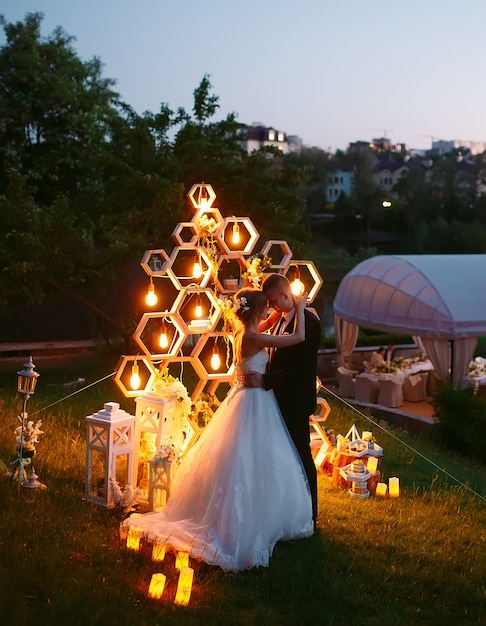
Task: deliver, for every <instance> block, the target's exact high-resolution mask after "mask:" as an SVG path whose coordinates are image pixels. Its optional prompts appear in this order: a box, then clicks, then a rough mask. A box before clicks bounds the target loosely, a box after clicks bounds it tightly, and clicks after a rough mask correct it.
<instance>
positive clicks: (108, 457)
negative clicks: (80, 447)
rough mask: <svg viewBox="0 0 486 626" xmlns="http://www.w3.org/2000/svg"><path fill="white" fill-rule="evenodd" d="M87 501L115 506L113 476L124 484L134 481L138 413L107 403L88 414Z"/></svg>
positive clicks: (120, 483) (115, 403) (121, 484)
mask: <svg viewBox="0 0 486 626" xmlns="http://www.w3.org/2000/svg"><path fill="white" fill-rule="evenodd" d="M86 424H87V436H86V486H85V489H86V490H85V497H86V500H89V501H90V502H94V503H96V504H101V505H102V506H106V507H113V506H115V503H114V501H113V494H112V491H111V484H110V478H114V479H115V480H116V481H117V483H118V484H119V485H120V487H124V486H125V485H127V484H130V483H131V482H132V480H131V477H132V475H133V471H134V466H135V464H134V457H135V450H134V437H135V416H134V415H130V414H129V413H127V412H126V411H124V410H123V409H120V405H119V404H118V402H106V403H105V405H104V408H103V409H102V410H100V411H98V413H94V414H93V415H88V416H87V417H86Z"/></svg>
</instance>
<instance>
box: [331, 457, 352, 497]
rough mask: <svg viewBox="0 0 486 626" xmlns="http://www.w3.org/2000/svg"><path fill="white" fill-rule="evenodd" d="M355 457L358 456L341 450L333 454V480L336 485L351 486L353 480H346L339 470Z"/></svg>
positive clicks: (347, 487)
mask: <svg viewBox="0 0 486 626" xmlns="http://www.w3.org/2000/svg"><path fill="white" fill-rule="evenodd" d="M355 458H356V457H355V456H354V455H352V454H347V453H346V452H341V451H339V450H338V451H336V453H335V454H334V455H333V456H332V465H333V467H332V478H331V482H332V484H333V485H334V486H335V487H343V489H349V488H350V487H351V482H350V481H347V480H344V478H343V477H342V476H341V474H340V472H339V470H340V469H341V467H344V466H345V465H349V464H350V463H351V461H354V459H355Z"/></svg>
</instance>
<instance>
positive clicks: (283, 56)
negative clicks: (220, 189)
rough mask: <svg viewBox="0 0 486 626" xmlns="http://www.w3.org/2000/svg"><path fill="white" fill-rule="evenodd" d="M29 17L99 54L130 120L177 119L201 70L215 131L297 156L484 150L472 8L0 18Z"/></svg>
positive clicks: (163, 3) (59, 0) (101, 2)
mask: <svg viewBox="0 0 486 626" xmlns="http://www.w3.org/2000/svg"><path fill="white" fill-rule="evenodd" d="M29 12H42V13H43V14H44V16H45V18H44V21H43V28H42V34H43V35H48V34H50V33H52V31H53V29H54V28H55V26H58V25H59V26H61V27H62V28H63V30H64V31H65V32H66V33H68V34H69V35H72V36H73V37H75V41H74V42H73V46H74V48H75V50H76V52H77V53H78V55H79V56H80V57H81V58H82V59H83V60H87V59H90V58H92V57H93V56H97V57H99V58H100V59H101V61H102V62H103V63H104V71H103V75H104V76H105V77H109V78H113V79H115V80H116V81H117V85H116V89H117V91H118V92H119V93H120V95H121V97H122V99H123V100H124V101H125V102H127V103H128V104H130V105H131V106H132V107H133V108H134V109H135V110H136V111H137V112H138V113H142V112H143V111H145V110H150V111H153V112H156V111H158V109H159V107H160V104H161V103H166V104H167V105H168V106H169V107H170V108H172V109H173V110H176V109H177V108H178V107H179V106H182V107H184V108H185V109H186V110H188V111H190V110H191V109H192V103H193V91H194V89H195V88H196V87H197V86H198V84H199V83H200V81H201V79H202V77H203V76H204V74H209V75H210V77H211V78H210V80H211V83H212V85H213V93H214V94H215V95H217V96H219V104H220V109H219V110H218V113H217V115H216V117H215V118H214V121H216V120H219V119H222V118H223V117H225V116H226V115H227V114H228V113H230V112H235V113H237V115H238V120H239V121H240V122H242V123H245V124H251V123H252V122H261V123H262V124H264V125H266V126H273V127H274V128H276V129H277V130H283V131H284V132H286V133H288V134H291V135H298V136H300V137H301V138H302V140H303V142H304V144H305V145H307V146H317V147H320V148H322V149H327V148H328V147H330V148H331V149H332V150H336V149H345V148H346V147H347V145H348V144H349V142H351V141H356V140H358V139H362V140H366V141H369V140H371V139H372V138H373V137H381V136H383V135H384V134H385V133H386V135H387V136H388V137H389V138H390V139H392V141H394V142H404V143H406V144H407V145H408V146H409V147H410V148H430V147H431V141H432V137H434V138H438V139H446V140H449V139H461V140H472V141H486V128H485V126H486V124H485V93H486V86H485V80H484V59H485V58H486V36H485V24H486V2H485V1H484V0H469V1H468V2H459V1H458V0H408V1H407V2H393V1H391V2H390V0H388V1H384V0H341V1H339V2H336V1H335V0H334V1H333V2H330V1H329V0H300V1H298V2H297V1H295V0H292V1H290V0H277V1H276V0H258V1H257V0H246V1H245V2H232V1H231V0H206V1H204V2H203V1H199V2H198V1H197V0H139V1H138V2H133V1H128V0H82V1H80V0H2V3H1V7H0V13H1V14H3V16H4V17H5V19H6V20H7V22H16V21H19V20H23V19H24V18H25V15H26V14H27V13H29ZM0 43H1V44H2V45H3V44H4V43H5V37H4V33H3V30H2V31H1V36H0Z"/></svg>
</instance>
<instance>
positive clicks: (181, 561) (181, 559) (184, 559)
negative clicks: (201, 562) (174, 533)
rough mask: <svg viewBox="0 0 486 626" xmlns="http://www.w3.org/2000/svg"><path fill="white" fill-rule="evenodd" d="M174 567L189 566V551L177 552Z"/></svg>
mask: <svg viewBox="0 0 486 626" xmlns="http://www.w3.org/2000/svg"><path fill="white" fill-rule="evenodd" d="M175 566H176V569H183V568H184V567H188V566H189V552H178V553H177V556H176V563H175Z"/></svg>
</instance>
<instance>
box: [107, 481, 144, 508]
mask: <svg viewBox="0 0 486 626" xmlns="http://www.w3.org/2000/svg"><path fill="white" fill-rule="evenodd" d="M110 484H111V493H112V495H113V501H114V503H115V504H116V505H117V506H119V507H121V508H122V509H123V510H124V511H125V512H128V511H130V509H131V508H132V506H133V505H134V504H135V502H136V501H137V498H138V496H139V495H140V494H141V493H142V490H141V489H140V487H137V488H136V489H134V488H133V487H132V485H125V487H124V489H121V487H120V485H119V484H118V482H117V481H116V479H115V478H113V477H111V478H110Z"/></svg>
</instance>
